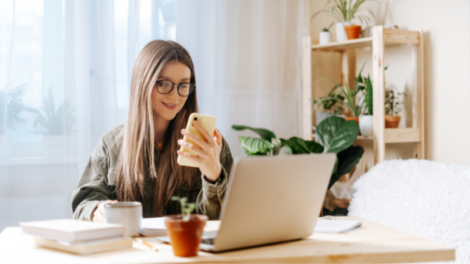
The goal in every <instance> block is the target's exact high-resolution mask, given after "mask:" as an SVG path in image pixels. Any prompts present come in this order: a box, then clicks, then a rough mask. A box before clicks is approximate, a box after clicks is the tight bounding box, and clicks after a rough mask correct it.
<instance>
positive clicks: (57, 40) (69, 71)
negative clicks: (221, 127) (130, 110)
mask: <svg viewBox="0 0 470 264" xmlns="http://www.w3.org/2000/svg"><path fill="white" fill-rule="evenodd" d="M175 12H176V6H175V1H174V0H136V1H134V0H116V1H112V0H100V1H94V0H84V1H82V0H81V1H75V0H16V1H15V0H0V230H2V229H3V228H4V227H6V226H8V225H18V222H19V221H30V220H41V219H53V218H69V217H71V213H72V212H71V203H70V199H71V193H72V191H73V190H74V189H75V187H76V185H77V183H78V179H79V178H80V176H81V173H82V171H83V167H84V166H85V165H86V162H87V161H88V158H89V156H90V154H91V152H92V151H93V149H94V147H95V146H96V144H97V143H98V141H99V139H100V137H101V135H102V134H103V133H104V132H106V131H107V130H109V129H111V128H113V127H115V126H117V125H119V124H120V123H122V122H123V121H124V119H125V116H126V112H127V104H128V100H129V82H130V75H129V69H132V67H133V65H134V61H135V57H136V56H137V54H138V53H139V52H140V50H141V49H142V47H143V46H144V45H145V44H147V43H148V42H149V41H151V40H153V39H155V38H162V39H173V40H174V39H175V35H176V13H175Z"/></svg>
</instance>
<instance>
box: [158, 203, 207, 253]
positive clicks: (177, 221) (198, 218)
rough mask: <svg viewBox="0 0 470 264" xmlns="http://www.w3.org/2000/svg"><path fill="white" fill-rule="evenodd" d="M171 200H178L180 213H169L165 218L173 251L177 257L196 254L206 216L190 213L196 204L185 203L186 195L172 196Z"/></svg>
mask: <svg viewBox="0 0 470 264" xmlns="http://www.w3.org/2000/svg"><path fill="white" fill-rule="evenodd" d="M171 200H172V201H177V202H179V203H180V207H181V215H170V216H168V218H166V219H165V226H166V227H167V230H168V235H169V237H170V242H171V246H172V247H173V253H174V254H175V256H178V257H193V256H197V252H198V250H199V244H201V239H202V233H203V229H204V226H205V225H206V221H207V220H208V218H207V216H205V215H197V214H191V212H192V211H193V210H194V209H195V208H196V204H195V203H186V201H187V199H186V197H183V198H180V197H178V196H173V197H171Z"/></svg>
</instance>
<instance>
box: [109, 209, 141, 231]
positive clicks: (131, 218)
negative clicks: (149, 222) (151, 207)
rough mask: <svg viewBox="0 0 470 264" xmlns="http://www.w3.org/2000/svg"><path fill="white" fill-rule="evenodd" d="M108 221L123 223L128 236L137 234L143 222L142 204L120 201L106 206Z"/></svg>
mask: <svg viewBox="0 0 470 264" xmlns="http://www.w3.org/2000/svg"><path fill="white" fill-rule="evenodd" d="M104 219H105V222H106V223H110V224H118V225H123V226H124V228H125V230H126V231H125V234H126V236H137V235H139V232H140V225H141V222H142V204H141V203H140V202H119V203H116V204H106V205H105V206H104Z"/></svg>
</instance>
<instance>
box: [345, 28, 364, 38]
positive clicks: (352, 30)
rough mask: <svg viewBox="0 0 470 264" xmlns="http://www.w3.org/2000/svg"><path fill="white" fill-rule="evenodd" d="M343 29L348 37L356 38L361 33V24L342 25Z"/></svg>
mask: <svg viewBox="0 0 470 264" xmlns="http://www.w3.org/2000/svg"><path fill="white" fill-rule="evenodd" d="M344 30H346V35H348V39H358V38H359V35H360V34H361V26H357V25H350V26H344Z"/></svg>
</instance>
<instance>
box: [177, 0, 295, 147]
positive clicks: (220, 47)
mask: <svg viewBox="0 0 470 264" xmlns="http://www.w3.org/2000/svg"><path fill="white" fill-rule="evenodd" d="M177 14H178V20H177V28H178V31H177V37H176V39H177V41H178V42H180V43H181V44H182V45H183V46H185V47H186V48H187V49H188V51H189V53H190V54H191V56H192V58H193V60H194V63H195V68H196V82H197V91H198V100H199V106H200V111H201V112H202V113H207V114H212V115H215V116H216V117H217V119H218V125H217V126H218V128H219V129H220V130H221V132H222V134H223V135H224V136H225V138H226V139H227V141H228V143H229V145H230V147H231V149H232V152H233V154H234V156H242V155H244V151H243V149H242V148H241V147H240V146H239V143H238V139H237V135H251V136H255V134H253V133H252V132H242V133H240V132H236V131H233V130H232V129H231V126H232V125H233V124H239V125H240V124H243V125H249V126H254V127H263V128H267V129H270V130H272V131H274V133H275V134H276V135H277V136H278V137H283V138H289V137H292V136H300V135H301V132H300V129H301V124H300V122H301V119H300V117H301V102H302V100H301V98H300V95H301V72H302V71H301V55H302V46H301V45H302V41H301V39H302V36H303V25H304V24H303V14H304V1H302V0H239V1H218V0H202V1H192V0H178V2H177Z"/></svg>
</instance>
